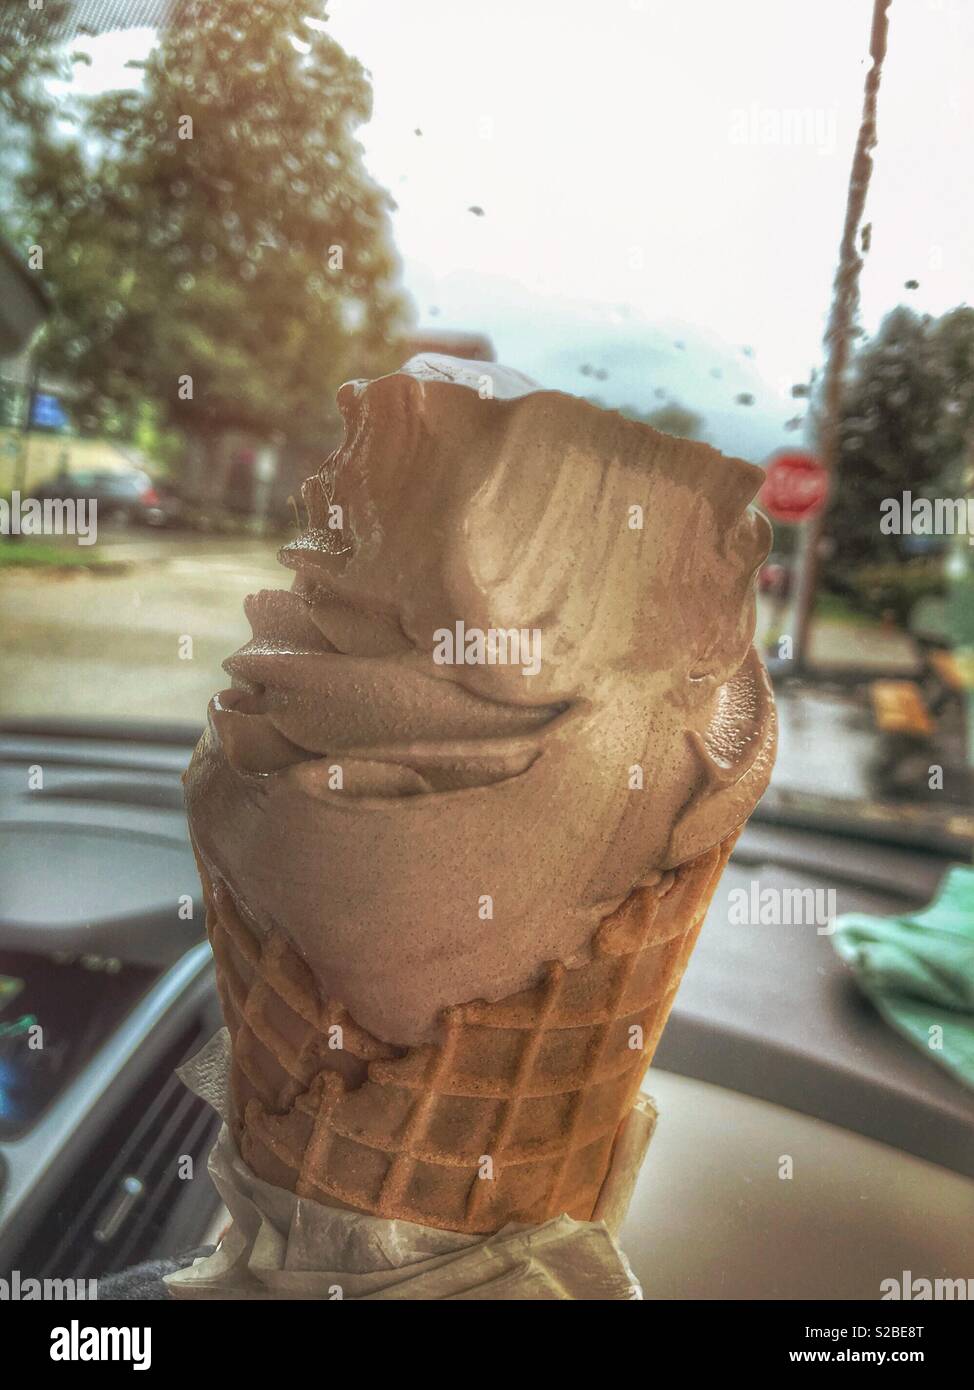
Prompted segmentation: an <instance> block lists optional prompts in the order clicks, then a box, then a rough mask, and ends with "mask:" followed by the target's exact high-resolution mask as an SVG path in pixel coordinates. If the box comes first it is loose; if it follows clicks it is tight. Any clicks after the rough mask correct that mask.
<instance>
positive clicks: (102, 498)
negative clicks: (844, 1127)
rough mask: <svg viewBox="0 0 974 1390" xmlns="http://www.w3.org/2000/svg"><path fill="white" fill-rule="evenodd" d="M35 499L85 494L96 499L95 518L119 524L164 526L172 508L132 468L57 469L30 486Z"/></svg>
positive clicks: (171, 516) (169, 521)
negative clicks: (39, 482)
mask: <svg viewBox="0 0 974 1390" xmlns="http://www.w3.org/2000/svg"><path fill="white" fill-rule="evenodd" d="M32 496H34V497H36V498H37V499H38V501H41V502H43V501H47V500H57V501H61V500H64V501H67V500H69V499H71V498H74V499H79V498H85V499H87V500H88V501H93V502H97V503H98V519H99V521H100V522H102V523H105V522H109V523H111V524H114V525H119V526H132V525H137V526H168V525H170V524H172V521H173V519H174V517H175V512H174V509H173V508H172V507H171V506H170V505H169V504H168V503H167V501H166V499H165V497H164V496H163V494H162V493H161V492H160V490H159V489H158V488H157V487H156V486H155V484H154V483H153V481H152V479H151V478H150V477H149V475H148V473H143V472H142V471H141V469H137V468H132V469H127V470H125V471H122V472H98V473H95V472H85V473H59V474H58V476H57V477H55V478H51V479H50V480H49V481H48V482H46V483H42V484H41V485H40V486H39V487H37V488H34V489H33V492H32Z"/></svg>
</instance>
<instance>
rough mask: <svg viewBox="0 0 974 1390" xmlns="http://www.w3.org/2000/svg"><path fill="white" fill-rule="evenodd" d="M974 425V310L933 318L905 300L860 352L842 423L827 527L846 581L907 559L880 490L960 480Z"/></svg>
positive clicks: (839, 574)
mask: <svg viewBox="0 0 974 1390" xmlns="http://www.w3.org/2000/svg"><path fill="white" fill-rule="evenodd" d="M972 429H974V309H969V308H959V309H954V310H952V311H951V312H950V313H948V314H945V315H943V317H942V318H939V319H933V318H931V317H930V316H929V315H924V316H923V317H920V316H918V315H917V314H915V313H914V312H913V311H912V310H910V309H907V308H904V307H903V306H900V307H898V308H896V309H894V310H893V312H892V313H890V314H889V315H888V316H887V317H886V319H884V321H883V323H882V326H881V328H880V331H879V333H878V334H877V335H876V337H875V338H874V339H873V340H872V341H871V342H869V343H867V344H866V345H865V346H863V347H862V348H861V349H860V350H859V352H858V353H857V355H856V357H855V359H854V361H853V364H852V370H851V373H850V380H849V384H848V386H847V389H846V392H845V396H844V404H843V411H842V418H841V423H840V457H841V467H840V468H839V469H838V472H837V476H836V479H835V486H834V495H833V499H832V503H831V506H830V509H829V514H828V518H827V521H826V526H825V532H826V535H828V536H829V537H830V538H831V540H832V542H833V544H834V560H833V562H832V564H831V565H830V572H831V573H832V575H834V576H835V577H836V578H837V580H838V584H839V586H840V587H842V586H843V584H844V583H845V582H848V576H849V574H850V572H851V571H854V570H855V569H856V568H858V567H860V566H862V565H863V564H866V563H869V562H880V563H881V562H889V561H891V560H895V559H897V557H899V558H900V559H903V558H905V557H906V554H907V552H906V551H905V550H904V549H903V547H902V540H901V538H897V537H892V536H887V535H883V534H882V533H881V532H880V529H879V522H880V516H881V513H880V504H881V503H882V501H883V499H884V498H888V497H895V498H898V497H901V496H902V494H903V492H905V491H910V492H912V493H913V494H914V496H917V497H919V496H923V495H944V494H945V493H949V492H951V491H952V490H955V489H957V488H959V486H960V483H959V469H960V466H961V460H962V456H963V452H964V448H965V441H966V440H968V439H969V438H970V436H971V432H972Z"/></svg>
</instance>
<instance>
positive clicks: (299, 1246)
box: [166, 1028, 656, 1301]
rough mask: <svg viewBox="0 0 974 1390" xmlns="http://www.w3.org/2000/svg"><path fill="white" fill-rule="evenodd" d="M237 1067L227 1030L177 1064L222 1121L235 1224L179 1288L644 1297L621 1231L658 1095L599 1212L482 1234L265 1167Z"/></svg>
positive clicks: (621, 1142)
mask: <svg viewBox="0 0 974 1390" xmlns="http://www.w3.org/2000/svg"><path fill="white" fill-rule="evenodd" d="M229 1074H230V1037H229V1034H228V1033H227V1030H226V1029H225V1028H222V1029H221V1030H220V1031H219V1032H218V1033H217V1034H216V1035H215V1036H214V1037H213V1038H212V1039H211V1040H210V1042H209V1043H207V1044H206V1046H205V1047H204V1048H203V1049H202V1050H201V1051H200V1052H198V1053H197V1054H196V1056H195V1057H193V1058H192V1059H191V1060H190V1061H189V1062H187V1063H185V1065H184V1066H182V1067H180V1068H179V1076H180V1077H181V1079H182V1080H183V1081H184V1082H185V1084H186V1085H187V1086H188V1087H189V1089H190V1090H191V1091H193V1092H195V1094H196V1095H198V1096H200V1097H201V1098H202V1099H203V1100H205V1101H207V1102H208V1103H209V1104H210V1105H212V1106H213V1108H214V1110H216V1111H217V1113H218V1114H219V1115H220V1116H221V1117H222V1119H223V1122H224V1123H223V1127H222V1129H221V1130H220V1135H219V1138H218V1139H217V1141H216V1144H215V1145H214V1148H213V1151H212V1153H211V1154H210V1161H209V1170H210V1174H211V1176H212V1178H213V1181H214V1183H215V1184H216V1187H217V1190H218V1191H219V1193H220V1195H221V1197H222V1198H223V1200H224V1202H225V1203H226V1206H227V1209H228V1211H229V1212H230V1217H231V1224H230V1226H229V1228H228V1230H227V1231H226V1233H225V1234H224V1236H223V1239H222V1240H221V1241H220V1244H219V1246H218V1247H217V1249H216V1251H215V1252H214V1254H212V1255H209V1256H207V1257H205V1258H203V1259H200V1260H197V1261H196V1263H195V1264H193V1265H192V1266H190V1267H189V1268H188V1269H182V1270H179V1271H177V1273H175V1274H170V1275H169V1276H168V1278H167V1279H166V1284H167V1285H168V1287H169V1290H170V1292H171V1293H172V1294H173V1296H174V1297H175V1298H212V1299H267V1298H284V1299H311V1300H313V1299H319V1300H328V1301H332V1300H338V1299H410V1300H413V1299H439V1298H443V1299H485V1300H498V1301H507V1300H521V1299H528V1300H547V1299H595V1300H599V1301H602V1300H626V1301H629V1300H633V1299H641V1298H642V1296H643V1295H642V1289H641V1288H640V1286H639V1283H638V1281H637V1279H636V1277H635V1275H634V1274H633V1272H632V1270H631V1269H630V1267H629V1262H628V1261H627V1259H626V1257H625V1255H624V1254H623V1252H622V1250H621V1249H620V1248H619V1246H618V1244H617V1242H616V1237H617V1236H618V1233H619V1229H620V1227H621V1225H622V1222H623V1219H624V1217H625V1214H626V1210H627V1208H628V1206H629V1201H630V1198H631V1196H632V1190H633V1187H634V1185H635V1181H636V1176H637V1174H638V1172H639V1169H640V1166H641V1164H642V1161H643V1158H644V1157H645V1154H646V1149H647V1148H648V1146H649V1141H650V1139H651V1137H652V1134H653V1129H654V1127H655V1124H656V1108H655V1106H654V1105H653V1102H652V1101H651V1100H650V1099H649V1097H648V1096H645V1095H640V1096H639V1098H638V1099H637V1101H636V1104H635V1105H634V1106H633V1109H632V1111H631V1112H630V1114H629V1117H628V1119H627V1120H626V1122H625V1123H624V1125H623V1127H622V1130H621V1131H620V1134H619V1137H618V1139H617V1141H616V1146H615V1151H614V1153H613V1156H612V1162H611V1165H610V1168H609V1172H608V1174H607V1175H606V1179H605V1182H604V1183H603V1186H602V1191H601V1193H600V1195H599V1200H598V1203H597V1204H596V1208H595V1213H594V1217H593V1220H591V1221H573V1220H572V1219H571V1217H569V1216H559V1217H556V1218H555V1219H554V1220H552V1221H546V1222H545V1223H544V1225H541V1226H521V1225H508V1226H505V1227H504V1228H503V1229H502V1230H500V1231H497V1232H496V1233H495V1234H493V1235H489V1236H481V1235H464V1234H460V1233H458V1232H454V1231H441V1230H438V1229H436V1228H435V1227H432V1226H419V1225H416V1224H415V1223H414V1222H412V1221H399V1220H386V1219H385V1218H382V1217H376V1216H368V1215H366V1214H364V1213H362V1212H355V1211H346V1210H344V1209H341V1208H338V1207H330V1206H325V1205H323V1204H322V1203H321V1202H317V1201H314V1200H313V1199H311V1198H310V1197H298V1196H295V1194H294V1193H293V1192H287V1191H285V1190H284V1189H283V1188H280V1187H273V1186H272V1185H271V1184H270V1183H267V1182H263V1181H262V1180H261V1179H260V1178H257V1177H255V1176H254V1174H253V1173H252V1172H251V1171H250V1169H249V1167H248V1166H247V1164H246V1163H245V1162H244V1161H243V1159H242V1158H241V1156H240V1154H239V1152H238V1151H237V1146H236V1144H235V1143H234V1141H233V1137H232V1135H231V1133H230V1129H229V1126H228V1123H227V1120H228V1098H229ZM485 1181H486V1180H485Z"/></svg>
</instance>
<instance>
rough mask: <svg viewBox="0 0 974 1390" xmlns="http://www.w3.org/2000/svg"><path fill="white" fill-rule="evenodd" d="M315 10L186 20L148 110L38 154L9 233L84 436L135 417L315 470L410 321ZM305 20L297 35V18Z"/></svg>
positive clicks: (357, 107) (108, 108) (330, 43)
mask: <svg viewBox="0 0 974 1390" xmlns="http://www.w3.org/2000/svg"><path fill="white" fill-rule="evenodd" d="M314 12H315V4H314V0H221V3H220V4H219V5H214V4H206V3H198V2H196V0H189V2H188V3H185V4H184V5H183V7H182V10H181V13H180V20H179V23H175V24H172V25H170V26H169V28H167V30H166V31H165V32H164V34H163V35H162V38H161V40H160V42H159V44H158V46H157V47H156V48H155V49H154V50H153V52H152V54H151V55H150V57H149V59H148V60H147V61H146V63H145V64H144V74H143V78H144V80H143V83H142V86H141V89H140V90H137V91H124V92H111V93H106V94H103V95H101V96H99V97H96V98H94V99H90V100H89V101H87V102H85V103H83V106H82V114H83V122H82V127H81V131H80V133H76V134H75V135H73V136H71V137H67V138H66V137H65V136H64V135H63V134H61V133H60V132H59V131H57V130H54V131H51V130H49V129H46V128H44V127H41V128H39V129H36V130H35V131H34V132H33V136H32V148H31V155H32V158H31V163H30V168H29V169H28V170H27V171H26V172H25V173H24V174H23V175H22V177H21V179H20V190H21V193H22V195H23V200H24V202H25V204H26V205H27V206H28V207H29V208H30V217H29V219H28V220H27V221H26V222H25V225H24V228H23V231H24V233H25V234H26V235H27V236H29V238H30V240H31V241H33V242H36V243H37V244H39V245H41V246H42V247H43V250H44V272H45V276H46V278H47V282H48V285H49V287H50V288H51V290H52V292H53V296H54V300H55V306H56V308H55V314H54V317H53V319H52V323H51V325H50V328H49V331H48V333H47V336H46V341H45V343H44V345H43V348H42V358H41V363H42V366H43V367H44V368H45V369H46V370H47V371H49V372H50V373H52V374H57V375H59V376H61V377H64V378H70V380H71V381H72V383H73V385H74V387H75V389H76V391H77V402H76V405H77V414H78V416H79V420H80V423H81V424H82V426H83V427H85V428H88V429H101V430H108V431H109V432H113V431H114V432H124V433H128V434H131V432H132V430H133V428H134V424H135V421H136V420H137V418H139V416H140V413H142V412H144V409H145V406H146V403H148V404H149V405H150V406H151V407H152V408H153V409H154V410H155V411H156V412H157V413H158V416H159V419H160V422H161V424H162V425H163V426H168V427H174V428H178V429H179V430H181V431H182V432H183V433H184V435H186V436H188V437H189V438H190V439H192V440H194V441H196V442H197V443H198V444H199V445H200V447H201V448H202V449H204V450H207V449H210V448H212V446H213V445H214V444H215V443H216V442H217V441H218V440H219V438H220V436H221V434H222V433H223V432H224V431H226V430H229V429H244V430H248V431H251V432H253V433H255V434H258V435H260V436H263V437H268V438H269V437H273V436H275V435H280V436H283V437H284V438H286V440H287V441H288V442H289V443H290V444H291V445H292V446H296V447H299V448H300V447H303V446H308V447H312V448H315V447H317V448H318V449H319V450H320V449H321V446H322V444H323V442H324V443H328V442H330V437H331V435H332V434H333V431H334V422H335V407H334V395H335V390H336V388H337V386H338V385H339V384H340V383H341V382H342V381H343V380H345V379H346V378H347V377H349V376H352V375H358V374H363V373H366V374H372V373H374V372H376V371H382V370H386V369H387V368H388V367H389V366H391V365H393V364H394V362H395V355H396V354H395V348H394V344H395V343H396V340H397V338H398V336H399V333H400V331H401V328H402V325H403V322H404V317H405V311H406V305H405V301H404V299H403V297H402V295H401V293H400V291H399V290H398V288H397V285H396V277H397V261H396V257H395V254H394V250H393V247H392V243H391V236H390V229H389V218H388V211H389V208H390V206H391V202H390V199H389V198H388V195H387V194H386V193H384V192H383V191H382V190H381V189H380V188H378V187H377V186H376V185H375V184H374V183H373V182H372V181H371V180H370V179H369V178H368V176H367V174H366V172H365V170H364V167H363V164H362V160H361V147H360V146H359V144H358V143H357V141H356V140H355V137H354V130H355V127H356V126H357V125H358V124H360V123H361V122H362V121H364V120H366V119H367V118H368V116H369V114H370V106H371V91H370V88H369V85H368V81H367V79H366V76H365V74H364V72H363V70H362V68H361V66H360V65H359V63H358V62H357V61H355V60H354V59H352V58H350V57H349V56H348V55H347V54H346V53H345V52H344V51H343V50H342V49H341V48H340V47H339V45H338V44H337V43H335V42H334V40H333V39H331V38H330V37H329V36H328V34H327V33H326V31H325V28H324V24H323V21H322V20H320V19H317V18H315V14H314ZM309 16H310V18H309Z"/></svg>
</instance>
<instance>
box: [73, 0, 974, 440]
mask: <svg viewBox="0 0 974 1390" xmlns="http://www.w3.org/2000/svg"><path fill="white" fill-rule="evenodd" d="M328 12H329V25H328V27H329V29H330V31H331V33H332V34H333V35H334V37H335V38H336V39H337V40H338V41H339V42H340V43H341V44H342V45H343V47H344V48H346V50H347V51H348V52H350V53H352V54H354V55H355V56H356V57H357V58H359V59H360V61H361V62H362V63H363V65H364V66H365V67H366V68H367V69H368V70H369V72H370V73H371V76H372V80H373V86H374V112H373V119H372V120H371V122H370V123H369V124H368V125H367V126H365V127H362V128H361V131H360V139H361V141H362V144H363V147H364V151H365V157H366V163H367V165H368V168H369V170H370V172H371V173H372V175H373V176H374V177H375V178H376V179H377V180H378V181H379V182H380V183H382V184H383V185H384V186H386V187H387V188H388V189H389V191H390V192H391V194H392V195H393V197H394V198H395V200H396V203H397V204H398V208H397V211H396V212H395V214H394V219H393V226H394V234H395V238H396V241H397V244H398V247H399V251H400V254H401V256H402V259H403V278H404V283H405V286H406V288H407V289H408V290H409V291H410V292H411V293H412V294H413V296H414V298H415V301H416V305H417V311H418V318H419V322H420V324H421V325H422V326H425V327H440V328H446V327H453V328H463V329H472V330H477V331H481V332H486V333H488V334H489V335H490V336H491V338H492V339H493V341H494V343H495V346H496V349H497V354H498V357H499V358H500V360H502V361H504V362H506V363H508V364H509V365H511V366H514V367H518V368H520V369H521V370H523V371H526V372H528V374H529V375H533V376H535V377H536V378H537V379H538V380H540V381H541V382H542V383H543V384H545V385H548V386H557V387H559V388H561V389H566V390H573V391H578V392H580V393H582V394H591V393H593V392H597V393H598V394H599V395H600V396H601V397H602V398H603V399H604V400H605V401H606V403H607V404H611V405H621V404H632V405H636V406H638V407H639V408H641V409H646V408H652V407H653V406H655V405H658V404H660V403H661V402H662V401H663V400H666V399H678V400H679V401H681V402H682V403H683V404H685V405H688V406H690V407H692V408H694V409H697V410H698V411H699V412H700V413H701V414H702V415H703V416H704V420H705V431H706V436H707V437H708V438H711V439H712V440H713V442H715V443H717V444H719V445H720V446H721V447H723V448H725V449H728V450H730V451H734V452H740V453H743V454H744V455H745V456H746V457H752V458H760V457H761V456H762V455H766V454H767V453H768V452H770V450H771V449H773V448H775V447H780V446H782V445H786V444H794V443H795V442H796V439H801V433H800V432H799V433H797V434H789V433H787V432H786V431H785V430H784V422H785V421H786V420H787V419H788V418H789V417H791V416H794V415H795V414H796V410H797V409H798V404H796V402H795V401H793V400H792V399H791V398H790V388H791V385H792V384H793V383H794V382H796V381H805V380H807V378H808V374H809V371H810V370H811V369H812V368H813V367H815V366H820V365H821V361H822V348H821V337H822V332H823V329H824V324H825V317H826V314H827V310H828V305H829V300H830V295H831V280H832V276H833V274H834V268H835V262H836V256H837V249H838V242H839V236H840V232H841V226H842V219H843V213H844V207H845V198H846V191H847V185H848V177H849V166H850V162H851V156H852V150H853V146H854V143H855V139H856V133H857V129H858V123H859V116H860V112H861V105H862V88H863V79H864V76H865V72H866V68H867V64H868V39H869V26H870V18H871V12H872V3H871V0H736V3H734V4H729V3H726V0H679V3H677V2H676V0H530V3H526V0H491V3H490V4H488V5H484V4H480V3H474V0H413V3H410V4H404V3H401V0H331V3H330V4H329V6H328ZM146 37H147V36H146V35H145V33H144V32H142V33H141V34H140V33H139V32H138V31H136V32H134V33H129V34H127V35H108V36H105V37H104V38H102V39H101V40H98V41H96V53H97V61H96V63H95V65H94V67H93V68H92V69H90V70H89V73H88V76H87V78H86V80H87V81H88V82H90V83H92V84H93V85H95V86H108V85H114V84H115V82H116V81H120V80H122V79H123V77H125V70H124V68H123V67H122V66H121V64H122V63H123V62H124V60H125V58H127V57H129V56H131V53H132V52H133V50H134V49H137V48H138V47H139V46H140V45H141V46H143V47H144V45H145V42H146ZM972 40H974V5H971V4H970V3H969V0H893V3H892V7H891V11H890V38H889V54H888V57H887V61H886V65H885V68H884V77H883V86H882V89H881V92H880V99H879V145H878V148H877V150H876V153H875V170H874V175H873V184H872V188H871V191H870V197H869V204H868V207H867V213H866V219H867V220H868V221H870V222H872V225H873V234H872V244H871V250H870V252H869V255H868V257H867V259H866V266H865V270H864V273H863V280H862V322H863V326H864V328H865V329H866V331H867V332H868V333H872V332H874V331H875V329H876V328H877V327H878V325H879V322H880V320H881V319H882V317H883V315H884V314H885V313H886V312H888V311H889V310H890V309H891V308H892V307H893V306H894V305H895V304H897V303H899V302H905V303H909V304H911V305H912V306H913V307H915V308H916V309H918V310H920V311H926V312H930V313H932V314H940V313H942V312H944V311H945V310H946V309H949V308H951V307H953V306H954V305H956V304H958V303H961V302H964V301H966V300H967V298H968V297H969V295H970V286H971V284H972V278H974V241H972V238H971V237H970V235H969V229H970V227H971V225H972V221H974V218H972V213H974V206H972V204H974V191H972V187H971V181H970V178H969V167H970V157H969V144H970V135H969V132H970V131H971V130H972V129H974V119H972V116H974V112H972V106H974V84H971V83H970V82H969V81H968V80H967V71H968V70H969V67H970V62H971V57H972V54H974V42H972ZM129 76H130V75H129ZM417 130H418V131H420V132H421V134H416V131H417ZM471 207H478V208H481V209H482V210H483V211H482V215H475V214H474V213H472V212H470V211H469V209H470V208H471ZM908 280H916V281H918V282H919V288H918V289H916V290H908V289H906V288H905V282H906V281H908ZM583 368H586V369H593V370H597V371H600V372H602V373H604V376H602V377H601V378H594V379H593V377H592V375H591V371H589V370H587V371H585V372H583V370H582V369H583ZM742 392H747V393H749V394H751V395H753V396H754V404H753V406H750V407H745V406H741V405H738V404H736V402H735V398H736V397H737V396H738V395H739V394H740V393H742Z"/></svg>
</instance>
